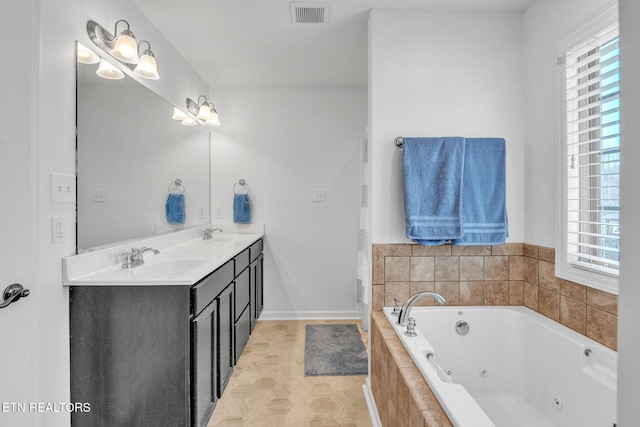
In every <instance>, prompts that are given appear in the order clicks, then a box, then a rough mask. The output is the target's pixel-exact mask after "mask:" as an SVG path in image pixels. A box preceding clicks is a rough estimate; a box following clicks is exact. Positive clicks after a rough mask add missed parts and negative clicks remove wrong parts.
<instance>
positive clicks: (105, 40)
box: [87, 19, 160, 80]
mask: <svg viewBox="0 0 640 427" xmlns="http://www.w3.org/2000/svg"><path fill="white" fill-rule="evenodd" d="M120 23H123V24H124V25H126V28H125V29H123V30H122V31H121V32H120V34H119V35H118V36H117V37H116V36H114V35H112V34H111V33H109V32H108V31H107V30H105V29H104V28H103V27H102V26H101V25H100V24H98V23H97V22H95V21H88V22H87V34H88V35H89V38H90V39H91V41H92V42H93V43H94V44H95V45H96V46H98V47H99V48H100V49H102V50H103V51H105V52H107V53H109V55H111V56H112V57H114V58H115V59H117V60H118V61H120V62H121V63H123V64H124V65H126V66H127V67H128V68H129V69H131V70H133V72H134V74H135V75H137V76H139V77H143V78H145V79H150V80H158V79H159V78H160V75H159V74H158V63H157V62H156V58H155V55H154V54H153V52H152V51H151V43H149V42H148V41H147V40H142V41H141V42H140V43H136V39H135V36H134V35H133V32H132V31H131V29H130V26H129V23H128V22H127V21H125V20H124V19H120V20H118V21H117V22H116V25H115V29H114V34H118V26H119V24H120ZM145 43H146V49H144V51H143V52H142V55H140V47H141V46H142V45H143V44H145Z"/></svg>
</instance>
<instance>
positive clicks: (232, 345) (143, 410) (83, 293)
mask: <svg viewBox="0 0 640 427" xmlns="http://www.w3.org/2000/svg"><path fill="white" fill-rule="evenodd" d="M204 230H205V227H196V228H193V229H189V230H184V231H179V232H175V233H170V234H168V235H166V236H159V237H154V238H151V239H146V240H143V241H136V242H135V244H131V243H130V244H129V245H120V246H115V247H111V248H108V249H101V250H97V251H92V252H87V253H83V254H79V255H75V256H72V257H68V258H66V259H64V261H63V270H64V284H65V285H66V286H70V291H69V292H70V297H69V299H70V330H71V401H73V402H87V403H89V404H90V405H91V411H90V412H85V413H82V412H76V413H74V414H72V423H73V425H79V426H115V425H153V426H172V427H173V426H190V427H201V426H206V425H207V422H208V421H209V418H210V417H211V413H212V411H213V409H214V407H215V404H216V402H217V399H218V398H219V397H220V396H222V393H223V392H224V389H225V387H226V385H227V382H228V381H229V378H230V377H231V373H232V372H233V369H234V366H235V364H236V363H237V362H238V359H239V358H240V355H241V354H242V351H243V349H244V347H245V345H246V343H247V341H248V339H249V335H250V333H251V331H252V330H253V327H254V326H255V324H256V320H257V319H258V317H259V316H260V313H261V311H262V307H263V280H262V276H263V273H262V272H263V255H262V249H263V239H262V238H263V229H262V228H258V229H256V228H254V229H251V230H248V231H249V232H246V231H247V230H245V231H243V232H242V233H213V235H212V236H211V239H209V240H203V238H202V236H203V232H204ZM132 246H135V247H137V248H138V249H139V248H141V247H146V248H152V249H155V250H156V251H159V252H158V253H155V251H153V250H149V251H145V252H144V253H143V254H142V257H143V258H144V263H142V264H140V265H137V266H135V267H131V268H123V261H122V260H123V258H124V263H125V264H126V262H127V256H126V255H125V254H126V253H127V252H129V254H130V253H131V247H132Z"/></svg>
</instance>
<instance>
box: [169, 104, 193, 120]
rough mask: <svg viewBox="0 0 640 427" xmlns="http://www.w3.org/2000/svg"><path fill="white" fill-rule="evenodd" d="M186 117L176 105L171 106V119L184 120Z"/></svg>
mask: <svg viewBox="0 0 640 427" xmlns="http://www.w3.org/2000/svg"><path fill="white" fill-rule="evenodd" d="M187 117H189V116H187V115H186V114H185V113H183V112H182V110H180V109H179V108H178V107H173V115H172V116H171V118H172V119H173V120H184V119H186V118H187Z"/></svg>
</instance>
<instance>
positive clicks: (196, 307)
mask: <svg viewBox="0 0 640 427" xmlns="http://www.w3.org/2000/svg"><path fill="white" fill-rule="evenodd" d="M231 282H233V261H228V262H227V263H226V264H224V265H223V266H222V267H220V268H218V269H217V270H216V271H214V272H213V273H211V274H210V275H208V276H207V277H205V278H204V279H202V280H201V281H200V282H198V283H197V284H196V285H194V286H193V287H192V288H191V298H192V303H191V309H192V312H193V314H198V313H200V311H201V310H202V309H203V308H205V307H206V306H207V305H208V304H209V303H210V302H211V301H213V299H214V298H215V297H217V296H218V294H219V293H220V292H222V291H223V290H224V288H226V287H227V285H229V283H231Z"/></svg>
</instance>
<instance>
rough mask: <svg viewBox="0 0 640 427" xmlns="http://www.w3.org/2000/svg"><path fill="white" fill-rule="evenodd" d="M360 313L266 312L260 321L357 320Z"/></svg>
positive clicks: (355, 311)
mask: <svg viewBox="0 0 640 427" xmlns="http://www.w3.org/2000/svg"><path fill="white" fill-rule="evenodd" d="M357 319H360V313H358V311H357V310H353V311H266V310H264V311H263V312H262V314H261V315H260V320H357Z"/></svg>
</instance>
